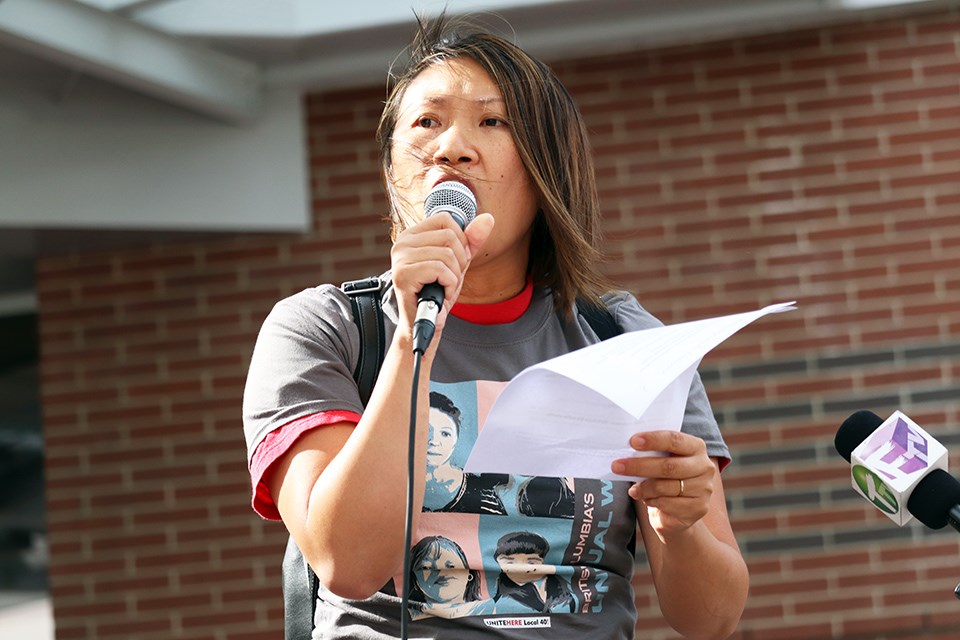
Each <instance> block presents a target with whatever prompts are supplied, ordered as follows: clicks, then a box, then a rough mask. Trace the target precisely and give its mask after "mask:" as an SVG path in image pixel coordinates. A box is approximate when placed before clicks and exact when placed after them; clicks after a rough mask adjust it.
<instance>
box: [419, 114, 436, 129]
mask: <svg viewBox="0 0 960 640" xmlns="http://www.w3.org/2000/svg"><path fill="white" fill-rule="evenodd" d="M436 123H437V121H436V120H434V119H433V118H428V117H426V116H424V117H423V118H420V119H419V120H417V126H418V127H423V128H424V129H429V128H430V127H432V126H434V125H435V124H436Z"/></svg>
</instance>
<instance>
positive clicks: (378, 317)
mask: <svg viewBox="0 0 960 640" xmlns="http://www.w3.org/2000/svg"><path fill="white" fill-rule="evenodd" d="M340 289H341V290H342V291H343V292H344V293H346V294H347V295H348V296H350V305H351V306H352V307H353V321H354V322H355V323H357V329H358V330H359V331H360V351H359V354H358V355H357V366H356V368H354V370H353V379H354V380H355V381H356V383H357V389H358V390H359V391H360V401H361V402H363V404H364V405H366V404H367V401H368V400H370V394H371V393H373V385H374V384H376V382H377V374H378V373H380V365H382V364H383V356H384V353H386V350H387V345H386V338H385V335H384V331H383V309H382V308H381V307H380V293H381V291H382V290H383V282H381V280H380V278H378V277H376V276H373V277H370V278H363V279H362V280H351V281H350V282H344V283H343V284H342V285H340Z"/></svg>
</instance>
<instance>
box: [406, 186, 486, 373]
mask: <svg viewBox="0 0 960 640" xmlns="http://www.w3.org/2000/svg"><path fill="white" fill-rule="evenodd" d="M423 212H424V218H429V217H430V216H432V215H434V214H437V213H440V212H446V213H448V214H450V216H451V217H452V218H453V220H454V222H456V223H457V225H458V226H459V227H460V229H466V228H467V225H468V224H470V221H471V220H473V219H474V218H475V217H477V199H476V198H475V197H474V195H473V192H472V191H470V189H469V188H468V187H467V186H466V185H464V184H461V183H459V182H453V181H452V180H451V181H446V182H441V183H440V184H438V185H437V186H435V187H434V188H433V189H431V190H430V193H428V194H427V197H426V198H425V199H424V201H423ZM442 308H443V287H442V286H440V283H439V282H432V283H430V284H428V285H426V286H425V287H424V288H423V289H421V290H420V294H419V296H418V301H417V315H416V318H415V319H414V322H413V352H414V353H419V354H420V355H423V354H424V352H426V350H427V347H428V346H429V345H430V341H431V340H433V333H434V330H435V329H436V327H437V316H438V315H440V310H441V309H442Z"/></svg>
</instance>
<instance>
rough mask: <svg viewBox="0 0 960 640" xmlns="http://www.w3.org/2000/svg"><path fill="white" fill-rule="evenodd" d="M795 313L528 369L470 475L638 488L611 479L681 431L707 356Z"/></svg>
mask: <svg viewBox="0 0 960 640" xmlns="http://www.w3.org/2000/svg"><path fill="white" fill-rule="evenodd" d="M793 305H794V303H793V302H783V303H780V304H774V305H770V306H768V307H764V308H763V309H759V310H757V311H751V312H748V313H738V314H734V315H729V316H721V317H717V318H709V319H706V320H696V321H693V322H685V323H681V324H675V325H670V326H665V327H657V328H655V329H647V330H645V331H635V332H630V333H625V334H623V335H620V336H617V337H615V338H610V339H609V340H605V341H603V342H600V343H598V344H595V345H592V346H590V347H587V348H585V349H580V350H578V351H574V352H572V353H568V354H565V355H562V356H559V357H557V358H553V359H552V360H547V361H545V362H541V363H540V364H537V365H534V366H532V367H529V368H527V369H524V370H523V371H521V372H520V373H519V374H517V375H516V376H515V377H514V379H513V380H511V381H510V383H509V384H508V385H507V386H506V387H505V388H504V390H503V391H502V392H501V393H500V396H499V397H498V398H497V400H496V401H495V402H494V404H493V407H492V408H491V409H490V413H489V414H488V415H487V418H486V421H485V423H484V425H483V428H482V430H481V431H480V434H479V436H478V437H477V441H476V444H474V447H473V451H472V452H471V454H470V457H469V458H468V459H467V463H466V465H465V467H464V470H465V471H467V472H470V473H512V474H519V475H531V476H553V477H577V478H599V479H619V480H635V479H636V478H624V477H621V476H618V475H616V474H614V473H613V472H612V471H610V463H611V462H613V460H615V459H617V458H624V457H630V456H636V455H643V454H640V453H638V452H636V451H634V450H633V449H631V448H630V447H629V445H628V441H629V439H630V436H632V435H633V434H634V433H638V432H641V431H650V430H654V429H679V428H680V425H681V423H682V422H683V413H684V409H685V407H686V402H687V394H688V392H689V390H690V383H691V381H692V380H693V375H694V372H695V371H696V368H697V366H698V365H699V364H700V360H701V359H702V358H703V356H704V355H706V353H707V352H709V351H710V350H711V349H713V348H714V347H716V346H717V345H719V344H720V343H721V342H723V341H724V340H726V339H727V338H729V337H730V336H731V335H733V334H734V333H736V332H737V331H739V330H740V329H742V328H743V327H745V326H746V325H748V324H750V323H751V322H753V321H754V320H756V319H758V318H760V317H762V316H765V315H767V314H770V313H780V312H783V311H789V310H791V309H795V308H796V307H794V306H793Z"/></svg>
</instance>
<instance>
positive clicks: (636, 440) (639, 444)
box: [630, 436, 647, 449]
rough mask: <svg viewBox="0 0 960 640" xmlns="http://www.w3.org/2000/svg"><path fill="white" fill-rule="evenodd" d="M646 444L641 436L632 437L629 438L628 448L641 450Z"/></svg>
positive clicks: (645, 440)
mask: <svg viewBox="0 0 960 640" xmlns="http://www.w3.org/2000/svg"><path fill="white" fill-rule="evenodd" d="M646 444H647V439H646V438H644V437H643V436H633V437H632V438H630V446H631V447H633V448H634V449H643V447H644V446H645V445H646Z"/></svg>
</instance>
